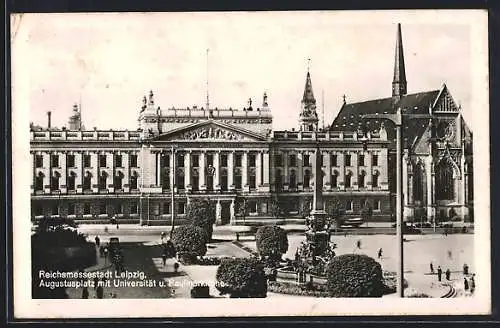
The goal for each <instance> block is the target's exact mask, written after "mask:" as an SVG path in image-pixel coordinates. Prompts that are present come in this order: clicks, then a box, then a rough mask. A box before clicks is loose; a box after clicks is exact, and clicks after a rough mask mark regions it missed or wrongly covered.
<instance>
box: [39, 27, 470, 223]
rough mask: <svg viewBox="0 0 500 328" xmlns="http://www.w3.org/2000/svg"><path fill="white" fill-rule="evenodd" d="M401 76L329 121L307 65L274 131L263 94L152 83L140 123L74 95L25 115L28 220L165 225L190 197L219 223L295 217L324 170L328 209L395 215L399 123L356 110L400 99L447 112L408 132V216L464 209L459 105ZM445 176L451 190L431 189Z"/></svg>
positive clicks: (400, 62) (465, 167) (466, 158)
mask: <svg viewBox="0 0 500 328" xmlns="http://www.w3.org/2000/svg"><path fill="white" fill-rule="evenodd" d="M396 48H397V49H401V51H399V50H397V51H396V65H395V66H396V67H398V72H396V73H397V74H399V75H398V76H399V77H397V78H396V73H395V80H396V79H399V80H401V81H402V80H403V79H404V80H405V76H404V58H403V57H402V43H401V35H400V31H399V32H398V45H397V47H396ZM401 67H403V71H401ZM401 72H402V75H401ZM399 80H398V81H395V83H393V93H394V94H393V97H392V98H387V99H389V100H383V104H384V105H383V107H382V105H379V103H380V101H379V100H377V101H375V103H376V104H377V105H376V106H372V105H365V103H355V104H347V103H345V104H344V105H343V107H342V109H341V111H340V113H339V115H338V117H337V118H336V119H335V121H334V122H333V124H332V125H331V127H330V128H329V129H320V128H319V126H318V113H317V111H316V100H315V98H314V93H313V88H312V81H311V75H310V73H309V72H307V76H306V83H305V87H304V94H303V99H302V102H301V113H300V116H299V118H298V129H297V130H292V131H273V130H272V119H273V118H272V114H271V113H272V112H271V108H270V107H269V105H268V99H267V94H266V93H264V95H263V97H262V103H261V105H260V106H257V107H255V106H252V100H250V99H249V101H248V105H247V107H246V108H243V109H233V108H229V109H219V108H209V107H208V106H207V108H197V107H194V108H182V109H177V108H169V109H166V110H162V109H160V107H157V106H156V104H155V101H154V94H153V92H152V91H151V92H150V93H149V95H148V96H145V97H144V98H143V101H142V106H141V108H140V109H139V110H138V112H139V115H138V127H139V128H138V129H137V130H135V131H128V130H126V131H112V130H97V129H94V130H86V129H85V128H84V127H83V125H82V122H81V115H80V113H79V111H78V107H77V106H76V107H74V112H73V114H72V116H71V118H70V121H69V126H68V128H63V129H55V128H52V127H51V126H50V123H49V125H48V127H46V128H37V127H34V126H31V131H30V133H31V139H30V154H31V160H32V163H33V170H32V174H33V183H32V185H31V205H32V206H31V208H32V220H37V219H40V218H42V217H53V218H57V217H70V218H74V219H76V220H77V221H78V222H87V223H98V222H109V218H111V217H115V218H117V219H118V220H119V222H122V223H141V224H149V225H151V224H165V225H166V224H170V223H171V220H172V219H174V220H175V221H176V224H182V222H183V221H184V218H185V212H186V206H187V204H188V203H189V201H190V200H191V199H194V198H197V197H203V198H209V199H210V200H211V201H213V202H214V203H215V204H216V223H217V224H219V225H223V224H244V223H255V222H259V223H264V222H271V221H273V222H276V220H278V221H282V222H283V221H287V220H288V222H292V221H294V220H302V219H303V217H304V216H305V215H307V214H308V211H309V210H310V208H311V203H312V197H313V187H314V186H313V183H314V179H313V177H314V175H315V174H321V175H322V176H323V195H324V197H323V198H324V201H325V207H326V209H327V211H328V210H331V209H332V208H337V209H341V210H342V211H343V212H344V213H345V215H346V216H348V217H349V216H353V217H356V216H360V215H361V214H362V212H363V211H364V210H365V209H367V208H370V209H371V211H370V212H371V216H370V219H371V220H374V221H388V220H391V219H393V218H394V217H393V212H394V211H393V204H392V199H393V191H394V190H393V189H391V188H392V185H393V184H394V177H393V175H392V173H394V172H393V171H394V166H393V162H394V158H395V157H394V155H393V154H392V153H393V150H394V132H393V130H391V129H390V128H389V127H386V126H384V124H381V122H373V123H371V124H372V125H371V126H370V129H369V131H366V129H360V127H361V126H360V125H359V124H358V123H359V122H358V121H359V120H360V117H361V115H362V114H363V113H365V112H370V111H373V108H379V109H380V110H382V111H389V110H393V109H394V108H397V106H402V107H403V108H405V109H406V108H408V110H409V111H416V110H426V111H429V112H432V114H434V115H436V116H438V117H439V118H438V119H437V120H439V122H445V121H446V122H449V123H448V125H447V126H446V127H444V125H443V124H444V123H435V121H436V120H430V121H429V122H424V123H425V124H424V123H422V122H419V124H421V126H420V125H419V126H417V127H415V131H417V132H419V134H418V136H419V137H416V138H414V139H411V140H410V139H409V142H410V143H411V147H410V148H408V150H407V151H406V152H405V160H406V162H407V163H408V165H406V166H405V174H404V176H405V178H406V180H405V186H406V187H405V195H407V196H406V197H405V215H406V217H407V218H412V217H416V216H418V215H421V212H422V211H424V213H426V214H427V216H426V217H427V218H428V219H430V218H433V217H434V216H435V213H436V212H435V211H441V210H442V209H446V210H449V209H450V208H453V209H455V210H456V213H457V215H462V216H467V215H469V214H470V211H471V205H472V204H471V202H470V200H471V199H472V198H471V197H472V191H471V190H472V189H471V186H472V183H470V182H471V181H472V180H471V178H470V176H471V174H472V166H471V156H472V153H471V149H469V148H467V147H470V148H471V143H470V144H467V143H466V142H462V141H461V140H466V139H467V138H469V137H470V138H471V134H470V131H469V130H468V129H466V127H465V124H464V121H463V119H462V118H461V116H460V111H459V108H457V107H456V106H455V107H454V102H453V100H452V99H451V96H450V95H449V92H448V91H447V89H446V87H443V89H441V90H439V91H432V92H430V93H424V94H422V95H420V94H417V95H406V81H404V83H402V82H401V81H399ZM398 83H399V84H398ZM394 90H395V91H394ZM431 100H432V101H433V102H431ZM417 103H418V104H419V105H418V106H424V107H425V109H422V108H424V107H421V108H420V107H418V106H417V105H416V104H417ZM431 103H432V106H430V104H431ZM386 105H387V106H386ZM409 106H410V107H411V108H410V107H409ZM417 107H418V108H417ZM431 107H432V108H431ZM49 115H50V114H49ZM49 120H50V117H49ZM436 124H437V126H438V127H439V128H438V129H437V130H436V129H434V128H433V127H434V126H436ZM440 124H441V125H443V126H441V125H440ZM412 129H413V128H412ZM434 130H436V131H443V132H441V133H444V135H443V138H444V139H439V140H437V139H435V138H434V137H431V132H432V133H438V132H434ZM412 131H413V130H412ZM450 131H451V132H450ZM450 135H451V136H450ZM423 136H429V138H431V139H432V140H435V142H432V143H429V142H428V141H427V140H431V139H429V138H425V137H423ZM432 136H434V135H432ZM453 138H455V139H453ZM453 140H455V141H453ZM467 140H468V139H467ZM318 147H319V149H320V150H321V152H322V154H323V156H322V165H321V166H322V172H318V173H317V172H314V169H313V168H314V167H315V163H313V161H315V157H314V156H313V154H314V152H315V150H316V149H317V148H318ZM441 185H443V186H450V188H452V189H450V188H447V189H446V188H445V189H444V190H443V191H441V189H440V188H437V189H436V188H435V186H441ZM391 190H392V192H391ZM438 190H439V191H438ZM429 194H430V195H431V196H429ZM451 196H453V197H451ZM443 197H444V198H446V201H445V202H443ZM450 199H451V201H450ZM172 214H173V215H172ZM447 214H449V213H447Z"/></svg>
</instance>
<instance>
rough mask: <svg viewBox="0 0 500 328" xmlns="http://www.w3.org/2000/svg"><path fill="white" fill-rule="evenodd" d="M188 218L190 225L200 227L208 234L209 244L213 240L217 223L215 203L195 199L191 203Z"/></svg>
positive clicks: (188, 207) (187, 212)
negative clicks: (214, 226) (214, 227)
mask: <svg viewBox="0 0 500 328" xmlns="http://www.w3.org/2000/svg"><path fill="white" fill-rule="evenodd" d="M186 218H187V221H188V223H189V224H190V225H194V226H197V227H200V228H202V229H204V230H205V232H206V234H207V242H210V241H211V240H212V233H213V225H214V223H215V203H214V202H211V201H210V200H208V199H200V198H193V199H191V200H190V201H189V204H188V206H187V210H186Z"/></svg>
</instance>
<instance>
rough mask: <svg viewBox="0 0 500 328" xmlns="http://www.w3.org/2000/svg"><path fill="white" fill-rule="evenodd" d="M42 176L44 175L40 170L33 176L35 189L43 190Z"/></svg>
mask: <svg viewBox="0 0 500 328" xmlns="http://www.w3.org/2000/svg"><path fill="white" fill-rule="evenodd" d="M43 178H44V175H43V173H42V172H39V173H38V175H37V176H36V177H35V191H42V190H43Z"/></svg>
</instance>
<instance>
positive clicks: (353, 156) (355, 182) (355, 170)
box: [349, 151, 359, 190]
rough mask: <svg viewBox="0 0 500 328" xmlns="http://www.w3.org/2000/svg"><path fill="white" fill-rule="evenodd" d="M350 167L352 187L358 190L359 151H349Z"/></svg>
mask: <svg viewBox="0 0 500 328" xmlns="http://www.w3.org/2000/svg"><path fill="white" fill-rule="evenodd" d="M349 153H350V154H351V167H352V181H351V182H352V188H353V189H354V190H359V165H358V163H359V161H358V156H359V152H357V151H351V152H349Z"/></svg>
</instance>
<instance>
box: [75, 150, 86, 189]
mask: <svg viewBox="0 0 500 328" xmlns="http://www.w3.org/2000/svg"><path fill="white" fill-rule="evenodd" d="M74 154H75V168H76V172H75V173H76V177H75V190H76V192H77V193H81V192H82V191H83V174H84V171H83V152H78V153H74Z"/></svg>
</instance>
